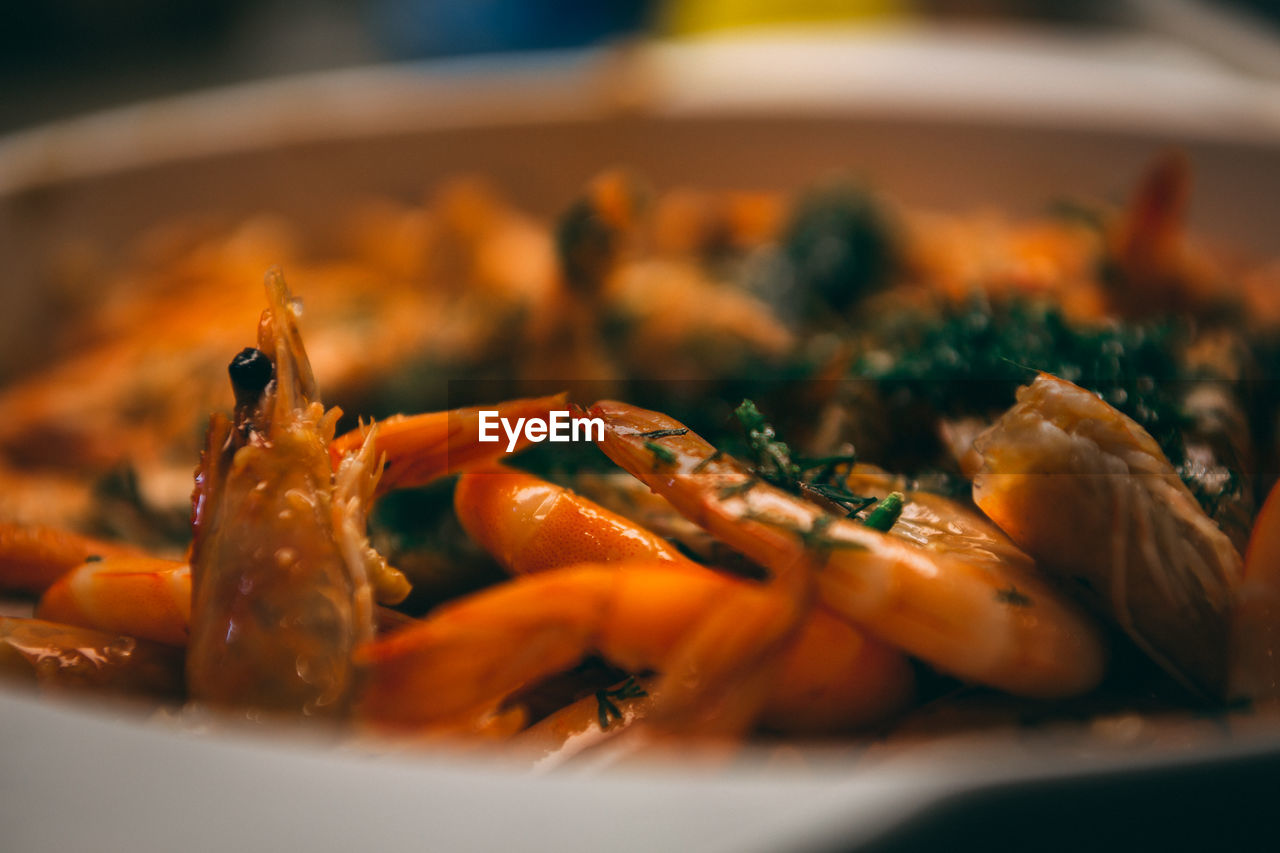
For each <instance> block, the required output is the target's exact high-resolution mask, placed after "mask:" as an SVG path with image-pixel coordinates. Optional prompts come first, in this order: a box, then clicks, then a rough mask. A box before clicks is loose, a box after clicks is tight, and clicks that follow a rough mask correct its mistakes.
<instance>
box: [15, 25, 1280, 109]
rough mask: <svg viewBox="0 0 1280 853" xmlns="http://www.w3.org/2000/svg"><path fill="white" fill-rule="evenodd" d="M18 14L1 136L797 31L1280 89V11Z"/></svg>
mask: <svg viewBox="0 0 1280 853" xmlns="http://www.w3.org/2000/svg"><path fill="white" fill-rule="evenodd" d="M3 5H4V8H3V9H2V10H0V132H3V131H9V130H14V129H18V128H22V127H26V126H30V125H34V124H39V123H41V122H45V121H49V120H53V119H56V118H59V117H64V116H68V115H74V114H76V113H81V112H85V111H91V110H96V109H100V108H104V107H108V106H112V105H116V104H121V103H129V102H133V101H137V100H142V99H146V98H152V97H157V96H164V95H170V94H176V93H179V92H185V91H190V90H194V89H202V88H208V87H213V86H219V85H225V84H230V83H237V82H243V81H247V80H254V79H262V78H268V77H275V76H280V75H287V74H296V73H301V72H307V71H314V70H320V69H332V68H342V67H349V66H355V65H364V64H369V63H377V62H384V61H401V60H415V59H432V58H440V57H459V56H465V55H489V54H501V53H508V52H516V51H542V50H558V49H559V50H562V49H568V48H578V47H585V46H591V45H600V44H606V43H611V42H619V41H623V42H625V41H627V40H636V39H640V38H646V37H660V38H690V37H705V36H718V35H724V34H734V33H743V32H749V31H755V32H759V31H761V30H775V31H777V30H783V29H792V30H794V29H796V28H823V29H826V30H828V31H830V30H835V29H838V28H855V27H860V28H875V27H880V28H892V29H894V30H895V31H899V32H900V31H901V30H902V29H904V28H912V27H915V28H924V29H929V30H931V31H933V30H944V31H947V32H956V33H961V34H963V33H966V32H968V33H971V32H973V31H975V30H981V31H990V30H993V29H1000V30H1015V31H1021V30H1036V31H1043V30H1050V31H1053V32H1054V33H1057V34H1064V35H1066V36H1068V37H1071V38H1078V39H1079V40H1080V41H1081V42H1082V43H1088V42H1090V41H1091V40H1097V39H1098V38H1105V39H1111V40H1114V39H1115V38H1116V37H1117V36H1125V35H1135V34H1137V35H1141V36H1143V37H1149V36H1152V35H1154V36H1158V37H1160V38H1161V39H1165V40H1168V41H1173V42H1178V43H1180V44H1182V45H1184V46H1189V47H1191V48H1193V49H1194V50H1196V51H1198V52H1200V53H1201V54H1203V55H1204V56H1206V57H1208V58H1210V59H1211V60H1212V61H1214V62H1218V63H1220V64H1222V65H1223V66H1225V67H1229V68H1231V69H1234V70H1237V71H1240V72H1242V73H1245V74H1249V75H1257V76H1262V77H1269V78H1280V39H1278V38H1277V32H1280V4H1277V3H1275V2H1274V1H1273V0H1078V1H1077V2H1072V0H1025V2H1018V0H798V2H787V1H786V0H616V2H609V3H600V2H588V0H259V1H258V2H251V0H188V2H183V3H172V2H166V0H114V2H111V3H104V2H101V0H46V2H40V3H8V4H3ZM1149 43H1150V40H1149V39H1147V40H1146V41H1142V42H1141V44H1143V45H1147V46H1149ZM1135 44H1136V43H1135ZM1135 49H1137V48H1135Z"/></svg>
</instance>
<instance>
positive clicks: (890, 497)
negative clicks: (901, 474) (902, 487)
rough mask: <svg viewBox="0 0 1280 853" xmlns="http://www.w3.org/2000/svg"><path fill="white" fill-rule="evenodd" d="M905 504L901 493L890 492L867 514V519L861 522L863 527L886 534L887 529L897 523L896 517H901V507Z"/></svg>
mask: <svg viewBox="0 0 1280 853" xmlns="http://www.w3.org/2000/svg"><path fill="white" fill-rule="evenodd" d="M905 502H906V497H905V496H904V495H903V494H902V492H890V493H889V494H887V495H885V496H884V500H882V501H880V503H878V504H876V508H875V509H873V510H871V512H869V513H867V517H866V518H865V519H863V521H862V524H863V526H864V527H870V528H871V529H872V530H879V531H880V532H881V533H888V532H889V529H890V528H891V527H893V525H895V524H897V523H898V517H899V516H901V515H902V506H903V504H904V503H905Z"/></svg>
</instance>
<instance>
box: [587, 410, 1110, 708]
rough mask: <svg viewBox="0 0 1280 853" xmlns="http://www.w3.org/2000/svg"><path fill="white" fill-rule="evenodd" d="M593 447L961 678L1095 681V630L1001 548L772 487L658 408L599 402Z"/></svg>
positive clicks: (768, 563)
mask: <svg viewBox="0 0 1280 853" xmlns="http://www.w3.org/2000/svg"><path fill="white" fill-rule="evenodd" d="M591 414H592V415H594V416H597V417H600V418H602V419H603V420H604V422H605V434H604V440H603V441H602V442H600V447H601V449H602V450H603V451H604V452H605V453H606V454H607V455H608V456H609V458H611V459H613V460H614V461H615V462H617V463H618V464H620V465H621V466H622V467H623V468H625V469H626V470H628V471H630V472H631V473H632V474H633V475H635V476H636V477H638V478H639V479H641V480H642V481H644V482H645V483H647V484H648V485H649V486H650V487H651V488H652V489H654V490H655V491H657V492H658V493H660V494H662V495H663V496H664V497H666V498H667V500H669V501H670V502H671V503H672V504H673V505H674V506H675V507H676V509H678V510H679V511H680V512H682V513H683V514H684V515H685V516H686V517H688V518H689V519H691V520H693V521H695V522H696V523H698V524H699V525H700V526H702V527H703V528H705V529H706V530H708V531H709V532H710V533H712V534H713V535H715V536H716V537H718V538H720V539H722V540H723V541H724V542H726V543H727V544H729V545H730V546H731V547H733V548H735V549H737V550H739V551H741V552H742V553H743V554H745V555H746V556H748V557H750V558H751V559H752V560H754V561H756V562H757V563H759V564H760V565H762V566H764V567H766V568H767V569H769V570H770V571H771V572H773V573H774V575H775V576H785V575H788V574H793V573H795V572H797V571H801V572H808V573H811V574H812V575H813V576H814V577H815V579H816V584H817V588H818V594H819V596H820V598H821V600H822V602H823V603H824V604H825V605H826V606H827V607H829V608H831V610H832V611H834V612H835V613H837V614H839V615H840V616H842V617H844V618H846V619H848V620H849V621H850V622H852V623H853V624H854V625H856V626H858V627H860V628H863V629H865V630H866V631H867V632H868V633H869V634H871V635H872V636H874V637H876V638H878V639H880V640H882V641H885V642H887V643H890V644H891V645H894V646H897V647H898V648H900V649H903V650H905V651H907V652H910V653H911V654H913V655H916V656H918V657H920V658H922V659H924V660H925V661H927V662H928V663H930V664H932V665H934V666H936V667H937V668H939V669H941V670H943V671H944V672H947V673H950V674H952V675H955V676H957V677H959V678H962V679H965V680H969V681H974V682H978V683H981V684H987V685H990V686H992V687H998V688H1000V689H1002V690H1006V691H1009V692H1011V693H1017V694H1021V695H1026V696H1031V697H1037V698H1053V697H1062V696H1071V695H1075V694H1079V693H1084V692H1087V691H1088V690H1090V689H1092V688H1093V687H1094V686H1095V685H1096V684H1097V683H1098V681H1099V680H1100V679H1101V677H1102V672H1103V658H1104V655H1103V649H1102V644H1101V639H1100V637H1099V635H1098V633H1097V629H1096V628H1095V627H1094V626H1093V624H1092V623H1091V622H1090V621H1089V620H1088V619H1087V618H1086V617H1084V616H1083V615H1082V614H1081V613H1079V612H1078V611H1077V610H1076V608H1075V607H1074V606H1073V605H1072V604H1070V603H1069V602H1067V601H1065V600H1063V599H1062V597H1061V596H1060V595H1059V594H1058V593H1057V592H1055V591H1054V590H1052V589H1051V588H1049V587H1048V586H1046V585H1045V584H1044V583H1042V582H1041V581H1040V580H1039V579H1038V578H1036V577H1035V576H1034V575H1033V574H1031V573H1030V572H1028V571H1027V570H1026V569H1027V565H1026V564H1025V563H1019V562H1011V561H1009V560H1007V559H1003V558H1001V557H1000V555H999V554H991V555H978V554H972V553H968V554H967V553H964V552H963V551H961V552H957V553H951V552H945V551H940V550H939V551H934V550H930V549H927V548H925V547H922V546H920V545H919V544H916V543H913V542H910V541H906V540H903V539H901V538H898V537H895V536H892V535H887V534H884V533H881V532H880V531H878V530H873V529H871V528H869V527H866V526H863V525H860V524H858V523H856V522H852V521H848V520H845V519H843V518H841V517H839V516H836V515H834V514H832V513H830V512H828V511H826V510H825V509H823V508H822V507H819V506H817V505H815V504H812V503H809V502H807V501H805V500H803V499H801V498H798V497H795V496H793V495H790V494H787V493H785V492H783V491H781V490H779V489H776V488H774V487H772V486H770V485H768V484H766V483H764V482H763V481H761V480H760V479H758V478H757V477H755V476H754V475H752V474H751V473H750V472H748V471H747V470H746V468H745V467H744V466H742V465H741V464H740V463H737V462H735V461H733V460H732V459H730V458H728V457H727V456H724V455H723V454H721V453H720V452H719V451H717V450H716V449H715V448H714V447H712V446H711V445H710V444H709V443H707V442H706V441H704V440H703V439H702V438H700V437H699V436H697V435H695V434H694V433H693V432H691V431H689V430H688V429H686V428H685V427H684V426H683V425H682V424H680V423H679V422H677V421H675V420H674V419H672V418H669V417H667V416H666V415H662V414H659V413H657V412H650V411H646V410H644V409H639V408H636V407H634V406H629V405H627V404H625V403H617V402H603V403H597V404H596V405H594V406H593V407H592V408H591Z"/></svg>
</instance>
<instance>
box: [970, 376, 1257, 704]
mask: <svg viewBox="0 0 1280 853" xmlns="http://www.w3.org/2000/svg"><path fill="white" fill-rule="evenodd" d="M975 448H976V449H977V451H978V453H980V454H981V456H982V460H983V463H982V468H981V470H980V471H979V473H978V475H977V477H976V478H975V479H974V483H973V495H974V500H975V501H976V502H977V504H978V506H980V507H981V508H982V510H983V512H985V513H986V514H987V515H988V516H989V517H990V518H991V519H992V520H994V521H995V522H996V523H997V524H999V525H1000V527H1001V529H1003V530H1004V531H1005V532H1006V533H1008V534H1009V536H1010V537H1012V539H1013V541H1015V542H1017V543H1018V545H1019V546H1021V547H1022V548H1024V549H1026V550H1027V552H1028V553H1030V554H1031V555H1032V556H1033V557H1035V558H1036V561H1037V564H1038V565H1039V566H1040V567H1041V568H1042V569H1044V570H1046V571H1048V572H1052V573H1054V574H1055V575H1057V576H1059V577H1062V578H1065V579H1069V580H1072V581H1075V582H1077V583H1078V584H1080V585H1081V586H1082V587H1083V591H1084V593H1085V594H1086V595H1088V596H1090V597H1092V598H1093V599H1094V600H1095V601H1096V603H1097V604H1098V605H1100V606H1101V607H1102V608H1103V609H1104V610H1105V611H1106V612H1108V613H1109V614H1110V615H1111V616H1112V617H1113V618H1114V619H1115V621H1116V622H1117V624H1118V625H1119V626H1120V627H1121V628H1122V629H1123V630H1124V631H1125V633H1127V634H1128V635H1129V636H1130V637H1131V638H1132V639H1133V640H1134V642H1135V643H1137V644H1138V646H1140V647H1141V648H1142V650H1143V651H1144V652H1146V653H1147V654H1148V655H1149V656H1150V657H1151V658H1152V659H1153V660H1155V661H1156V662H1157V663H1159V664H1160V665H1161V666H1162V667H1164V668H1165V669H1166V670H1168V671H1169V672H1170V673H1171V674H1172V675H1174V676H1175V677H1176V678H1178V679H1179V680H1180V681H1182V682H1183V683H1184V684H1186V685H1187V686H1189V687H1193V688H1196V689H1199V690H1202V691H1205V692H1208V693H1209V694H1211V695H1214V696H1219V695H1221V694H1222V692H1223V689H1224V687H1225V678H1226V663H1227V615H1228V612H1229V610H1230V607H1231V604H1232V601H1233V597H1234V593H1235V589H1236V587H1237V586H1238V585H1239V582H1240V576H1241V565H1240V556H1239V555H1238V554H1237V553H1236V550H1235V548H1234V547H1233V546H1232V544H1231V540H1230V539H1228V538H1227V536H1226V534H1225V533H1223V532H1222V530H1220V529H1219V528H1218V527H1217V526H1216V525H1215V524H1214V523H1213V522H1212V521H1211V520H1210V519H1209V517H1208V516H1206V515H1205V513H1204V510H1202V509H1201V508H1200V505H1199V503H1197V502H1196V499H1195V498H1194V497H1193V496H1192V495H1191V492H1190V491H1189V490H1188V489H1187V487H1186V485H1185V484H1184V483H1183V482H1182V480H1181V479H1180V478H1179V477H1178V474H1177V472H1176V471H1174V469H1173V466H1172V465H1170V464H1169V461H1168V460H1167V459H1166V458H1165V456H1164V454H1163V453H1162V452H1161V451H1160V446H1159V445H1158V444H1156V442H1155V440H1154V439H1153V438H1152V437H1151V436H1150V435H1149V434H1147V432H1146V431H1145V430H1144V429H1142V427H1140V426H1139V425H1138V424H1136V423H1134V422H1133V421H1132V420H1130V419H1129V418H1128V417H1126V416H1125V415H1123V414H1121V413H1120V412H1118V411H1116V410H1115V409H1114V408H1112V407H1111V406H1109V405H1107V404H1106V403H1105V402H1103V401H1102V400H1101V399H1100V398H1099V397H1098V396H1097V395H1095V394H1092V393H1090V392H1089V391H1086V390H1084V389H1083V388H1080V387H1079V386H1077V385H1073V384H1071V383H1070V382H1066V381H1064V380H1062V379H1058V378H1056V377H1053V376H1050V375H1048V374H1044V373H1042V374H1040V376H1039V377H1038V378H1037V379H1036V380H1035V381H1034V382H1033V383H1032V384H1031V385H1029V386H1026V387H1024V388H1022V389H1020V390H1019V391H1018V402H1017V404H1015V405H1014V406H1013V408H1011V409H1010V410H1009V411H1008V412H1006V413H1005V414H1004V415H1003V416H1002V417H1001V418H1000V420H999V421H997V422H996V423H995V424H994V425H993V426H992V427H991V429H989V430H988V431H987V432H986V433H984V434H983V435H982V436H981V437H980V438H979V439H978V441H977V442H976V443H975Z"/></svg>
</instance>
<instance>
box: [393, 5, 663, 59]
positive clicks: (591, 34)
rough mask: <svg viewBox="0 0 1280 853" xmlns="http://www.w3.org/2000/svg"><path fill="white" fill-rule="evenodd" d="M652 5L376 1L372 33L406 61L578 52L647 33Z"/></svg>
mask: <svg viewBox="0 0 1280 853" xmlns="http://www.w3.org/2000/svg"><path fill="white" fill-rule="evenodd" d="M651 5H652V4H651V3H650V2H649V0H616V2H605V3H602V2H598V0H597V2H584V0H374V2H372V3H371V4H370V11H371V13H372V14H373V16H374V17H373V21H372V27H371V29H372V30H373V33H374V35H375V37H376V38H377V40H378V42H379V44H380V46H381V47H382V48H383V50H384V51H385V52H386V53H387V54H388V55H390V56H392V57H395V58H401V59H409V58H415V57H427V56H447V55H456V54H463V53H494V52H502V51H512V50H539V49H546V48H566V47H579V46H583V45H589V44H593V43H595V42H599V41H602V40H605V39H608V38H611V37H614V36H619V35H624V34H627V33H631V32H635V31H637V30H640V29H642V28H643V27H644V26H645V25H646V24H647V23H648V20H649V14H648V13H649V9H650V6H651Z"/></svg>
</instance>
